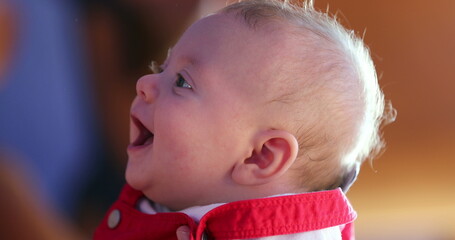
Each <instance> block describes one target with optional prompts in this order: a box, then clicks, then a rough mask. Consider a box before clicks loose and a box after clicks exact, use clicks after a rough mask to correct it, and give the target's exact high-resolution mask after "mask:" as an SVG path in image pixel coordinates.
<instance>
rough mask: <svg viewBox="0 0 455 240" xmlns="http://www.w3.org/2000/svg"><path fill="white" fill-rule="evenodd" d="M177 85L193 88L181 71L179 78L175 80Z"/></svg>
mask: <svg viewBox="0 0 455 240" xmlns="http://www.w3.org/2000/svg"><path fill="white" fill-rule="evenodd" d="M175 86H177V87H180V88H187V89H192V88H193V87H192V86H191V85H190V84H189V83H188V82H187V81H186V80H185V78H184V77H183V76H182V75H181V74H180V73H179V74H177V80H175Z"/></svg>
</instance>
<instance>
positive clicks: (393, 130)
mask: <svg viewBox="0 0 455 240" xmlns="http://www.w3.org/2000/svg"><path fill="white" fill-rule="evenodd" d="M327 3H329V6H330V12H335V11H336V10H339V12H340V13H339V14H338V16H339V17H340V18H341V21H342V23H343V24H344V25H345V26H347V27H349V28H352V29H354V30H356V31H357V32H358V33H360V34H363V31H364V29H366V35H365V42H366V43H367V44H368V45H369V46H370V48H371V52H372V54H373V58H374V60H375V63H376V66H377V70H378V73H379V75H381V76H382V77H381V80H380V83H381V85H382V88H383V90H384V92H385V95H386V97H387V98H388V99H390V100H392V103H393V105H394V107H395V108H396V109H397V111H398V117H397V120H396V122H395V123H393V124H391V125H389V126H387V127H385V128H384V131H385V139H386V141H387V143H388V147H387V149H386V152H385V153H384V154H383V155H382V156H381V157H380V158H378V159H376V160H375V161H374V163H373V168H372V167H370V166H369V165H368V164H365V165H364V166H363V168H362V171H361V174H360V177H359V179H358V181H357V183H356V184H355V185H354V187H353V188H352V189H351V191H350V192H349V194H348V196H349V197H350V199H351V201H352V203H353V205H354V206H355V208H356V210H357V211H358V213H359V218H358V220H357V235H358V239H426V240H430V239H455V1H454V0H434V1H426V0H416V1H406V0H398V1H397V0H395V1H393V0H368V1H365V0H344V1H340V0H338V1H335V0H331V1H316V5H317V6H319V7H321V8H323V9H325V8H326V7H325V6H326V5H327Z"/></svg>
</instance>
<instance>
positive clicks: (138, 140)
mask: <svg viewBox="0 0 455 240" xmlns="http://www.w3.org/2000/svg"><path fill="white" fill-rule="evenodd" d="M131 120H132V122H133V124H134V126H135V127H136V130H137V132H138V134H137V135H136V136H135V139H132V141H133V142H132V143H131V145H132V146H141V145H144V144H146V143H151V141H149V140H152V141H153V137H154V134H153V132H152V131H151V130H150V128H148V127H147V126H145V125H144V124H143V123H142V122H141V121H140V120H139V118H138V117H136V116H135V115H131Z"/></svg>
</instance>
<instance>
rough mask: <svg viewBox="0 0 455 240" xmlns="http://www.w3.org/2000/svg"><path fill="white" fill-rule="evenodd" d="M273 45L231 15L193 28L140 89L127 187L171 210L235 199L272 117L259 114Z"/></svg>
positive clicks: (133, 116)
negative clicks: (237, 180) (240, 169)
mask: <svg viewBox="0 0 455 240" xmlns="http://www.w3.org/2000/svg"><path fill="white" fill-rule="evenodd" d="M272 45H273V41H270V40H266V39H264V38H263V37H260V36H257V34H256V33H255V32H253V31H252V30H250V29H248V27H246V26H245V25H243V24H242V23H241V22H240V21H239V20H236V19H234V18H233V17H232V16H227V15H220V14H217V15H212V16H210V17H207V18H204V19H202V20H200V21H198V22H196V23H195V24H194V25H193V26H191V27H190V28H189V29H188V30H187V31H186V32H185V34H184V35H183V36H182V37H181V39H180V40H179V41H178V43H177V44H176V45H175V47H174V48H173V49H172V52H171V54H170V56H169V57H168V59H167V60H166V62H165V63H164V64H163V65H162V66H161V67H162V72H161V73H159V74H152V75H146V76H143V77H142V78H140V79H139V81H138V83H137V97H136V99H135V100H134V102H133V104H132V107H131V125H130V142H131V144H130V145H129V147H128V156H129V159H128V166H127V170H126V179H127V181H128V183H129V184H130V185H132V186H133V187H134V188H136V189H138V190H141V191H143V192H144V193H145V194H146V195H147V196H148V197H149V198H151V199H152V200H154V201H156V202H158V203H161V204H164V205H166V206H168V207H170V208H172V209H182V208H185V207H189V206H192V205H203V204H208V203H213V202H223V201H229V200H235V196H233V195H235V194H234V193H233V191H232V188H233V186H234V184H233V182H232V181H231V179H230V171H231V170H232V168H233V166H234V165H235V163H236V162H238V161H242V160H243V159H245V158H247V157H248V156H249V155H250V154H251V152H252V147H251V141H252V136H253V135H254V133H255V131H257V130H258V129H259V128H261V127H262V126H261V119H264V118H267V117H268V116H265V115H261V114H260V113H259V112H261V111H259V110H258V109H260V108H262V107H263V105H264V103H263V102H264V98H263V92H262V91H263V90H262V88H263V87H264V85H267V84H266V80H267V79H269V77H268V76H267V75H268V74H269V72H268V71H267V70H266V69H267V66H268V65H270V64H272V62H273V61H274V60H272V59H274V58H276V56H271V54H270V53H269V51H267V49H271V48H272ZM270 71H272V70H270ZM233 198H234V199H233Z"/></svg>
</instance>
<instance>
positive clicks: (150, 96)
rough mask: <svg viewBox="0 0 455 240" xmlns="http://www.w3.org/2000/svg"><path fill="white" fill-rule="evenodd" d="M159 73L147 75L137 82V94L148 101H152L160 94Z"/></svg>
mask: <svg viewBox="0 0 455 240" xmlns="http://www.w3.org/2000/svg"><path fill="white" fill-rule="evenodd" d="M157 76H158V74H150V75H145V76H142V77H141V78H139V80H138V81H137V83H136V94H137V96H138V97H140V98H141V99H142V100H143V101H144V102H146V103H152V102H153V101H154V100H155V99H156V97H157V96H158V88H157V83H158V82H157Z"/></svg>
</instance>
